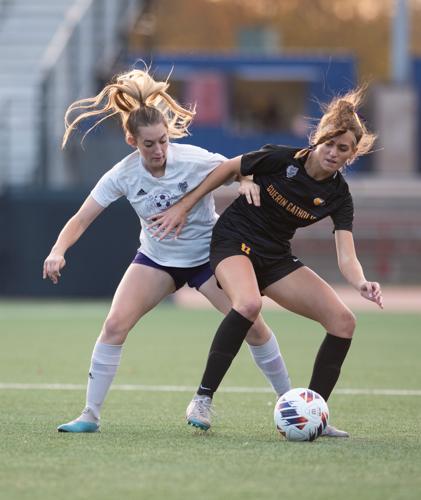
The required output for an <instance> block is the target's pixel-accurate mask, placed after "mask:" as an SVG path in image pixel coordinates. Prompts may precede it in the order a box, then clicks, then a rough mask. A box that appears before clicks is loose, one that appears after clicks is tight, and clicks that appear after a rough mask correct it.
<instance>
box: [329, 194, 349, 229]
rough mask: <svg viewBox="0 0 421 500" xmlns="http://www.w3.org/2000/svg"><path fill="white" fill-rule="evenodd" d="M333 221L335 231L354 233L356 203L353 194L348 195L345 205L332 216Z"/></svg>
mask: <svg viewBox="0 0 421 500" xmlns="http://www.w3.org/2000/svg"><path fill="white" fill-rule="evenodd" d="M331 218H332V221H333V228H334V229H333V231H334V232H335V231H338V230H345V231H351V232H352V225H353V221H354V203H353V201H352V196H351V194H350V193H349V191H348V193H347V195H346V197H345V199H344V201H343V203H342V204H341V205H340V206H339V208H338V209H337V210H335V212H333V213H332V214H331Z"/></svg>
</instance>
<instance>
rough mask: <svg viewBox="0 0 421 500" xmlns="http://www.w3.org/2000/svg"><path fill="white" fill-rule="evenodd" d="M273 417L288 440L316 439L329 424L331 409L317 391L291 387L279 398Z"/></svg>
mask: <svg viewBox="0 0 421 500" xmlns="http://www.w3.org/2000/svg"><path fill="white" fill-rule="evenodd" d="M273 418H274V420H275V425H276V428H277V429H278V431H279V432H280V433H281V434H282V435H283V436H284V437H285V438H286V439H287V440H288V441H314V440H315V439H316V438H318V437H319V436H320V435H321V434H322V432H323V431H324V429H325V428H326V426H327V423H328V421H329V409H328V407H327V404H326V401H325V400H324V399H323V398H322V396H320V394H318V393H317V392H315V391H312V390H310V389H305V388H298V389H291V390H290V391H288V392H286V393H285V394H284V395H283V396H281V397H280V398H279V399H278V401H277V403H276V405H275V411H274V414H273Z"/></svg>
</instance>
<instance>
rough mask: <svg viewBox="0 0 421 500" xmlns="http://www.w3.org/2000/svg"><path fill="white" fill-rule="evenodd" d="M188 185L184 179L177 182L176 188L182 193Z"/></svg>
mask: <svg viewBox="0 0 421 500" xmlns="http://www.w3.org/2000/svg"><path fill="white" fill-rule="evenodd" d="M188 187H189V185H188V184H187V181H184V182H179V183H178V189H179V190H180V191H181V192H182V193H185V192H186V191H187V188H188Z"/></svg>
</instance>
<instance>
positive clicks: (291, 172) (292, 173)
mask: <svg viewBox="0 0 421 500" xmlns="http://www.w3.org/2000/svg"><path fill="white" fill-rule="evenodd" d="M297 172H298V167H294V165H289V166H288V167H287V177H288V179H291V177H294V176H295V175H296V174H297Z"/></svg>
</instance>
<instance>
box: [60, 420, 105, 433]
mask: <svg viewBox="0 0 421 500" xmlns="http://www.w3.org/2000/svg"><path fill="white" fill-rule="evenodd" d="M57 430H58V432H99V424H97V423H95V422H86V421H84V420H72V421H71V422H68V423H67V424H62V425H59V426H58V427H57Z"/></svg>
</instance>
